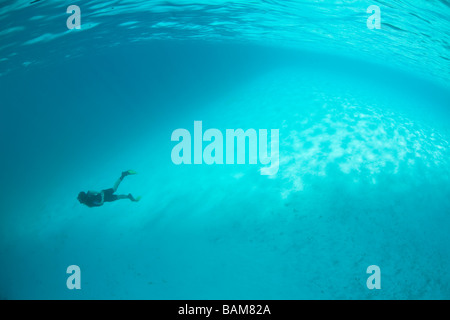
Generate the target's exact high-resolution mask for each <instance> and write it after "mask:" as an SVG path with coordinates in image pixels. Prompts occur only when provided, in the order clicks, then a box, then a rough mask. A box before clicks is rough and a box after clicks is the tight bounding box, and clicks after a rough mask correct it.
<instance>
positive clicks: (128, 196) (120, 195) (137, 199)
mask: <svg viewBox="0 0 450 320" xmlns="http://www.w3.org/2000/svg"><path fill="white" fill-rule="evenodd" d="M120 199H130V200H131V201H134V202H138V201H139V200H141V197H137V198H135V197H133V195H132V194H131V193H129V194H127V195H125V194H118V195H117V200H120Z"/></svg>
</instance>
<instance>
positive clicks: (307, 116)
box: [0, 0, 450, 299]
mask: <svg viewBox="0 0 450 320" xmlns="http://www.w3.org/2000/svg"><path fill="white" fill-rule="evenodd" d="M30 2H32V1H3V2H2V3H1V4H0V25H1V29H0V97H1V98H0V105H1V108H0V133H1V135H0V145H1V150H2V157H1V158H0V166H1V168H2V169H3V171H2V179H1V185H0V189H1V190H0V191H1V202H0V212H1V214H0V226H1V234H0V257H1V258H0V280H1V281H0V283H1V285H0V298H2V299H448V298H449V297H450V286H449V280H450V278H449V275H448V272H447V269H448V267H449V266H450V248H449V245H448V244H449V243H450V234H449V232H448V231H449V228H450V184H449V178H450V163H449V159H450V158H449V155H450V150H449V143H448V141H449V137H450V130H449V129H448V123H449V117H450V114H449V113H450V103H449V102H450V87H449V83H450V81H449V80H450V79H449V74H450V73H449V70H450V33H449V32H448V30H450V21H449V18H448V17H449V16H450V3H449V2H448V1H443V0H442V1H410V3H406V2H405V1H389V2H384V1H293V0H291V1H286V0H284V1H219V0H217V1H197V2H190V1H187V0H186V1H184V0H183V1H173V2H166V1H151V2H150V1H145V2H144V1H142V2H139V1H111V2H101V1H78V2H69V1H64V2H63V1H38V2H33V3H30ZM72 4H76V5H78V6H79V7H80V8H81V29H80V30H76V29H75V30H68V29H67V26H66V20H67V18H68V17H69V14H67V13H66V8H67V7H68V6H69V5H72ZM373 4H375V5H378V6H379V7H380V9H381V29H379V30H377V29H373V30H371V29H368V27H367V25H366V20H367V18H368V17H369V16H370V14H369V13H367V12H366V9H367V7H368V6H370V5H373ZM194 121H202V122H203V127H204V130H206V129H208V128H217V129H219V130H221V131H222V132H225V130H226V129H237V128H243V129H245V130H246V129H249V128H254V129H279V170H278V173H277V174H276V175H272V176H264V175H261V174H260V169H261V167H262V166H261V165H259V164H258V165H250V164H245V165H206V164H204V165H180V166H177V165H174V164H173V163H172V161H171V151H172V148H173V147H174V145H175V143H174V142H172V141H171V134H172V132H173V131H174V130H175V129H178V128H186V129H188V130H190V131H191V132H193V126H194ZM126 169H134V170H136V171H138V174H137V175H135V176H130V177H126V178H125V179H124V181H123V182H122V184H121V185H120V187H119V189H118V193H125V194H128V193H130V192H131V193H132V194H133V195H136V196H137V195H141V196H142V200H141V201H140V202H138V203H133V202H130V201H128V200H121V201H117V202H112V203H106V204H105V205H103V206H102V207H99V208H88V207H86V206H83V205H81V204H80V203H79V202H78V201H77V199H76V197H77V195H78V192H80V191H87V190H100V189H106V188H110V187H112V185H113V184H114V182H115V180H116V179H117V178H118V177H119V176H120V174H121V172H122V171H124V170H126ZM70 265H78V266H79V267H80V269H81V290H69V289H68V288H67V286H66V280H67V278H68V276H69V275H68V274H67V273H66V269H67V267H68V266H70ZM370 265H377V266H379V267H380V269H381V289H380V290H369V289H368V288H367V286H366V280H367V278H368V277H369V274H367V273H366V270H367V267H368V266H370Z"/></svg>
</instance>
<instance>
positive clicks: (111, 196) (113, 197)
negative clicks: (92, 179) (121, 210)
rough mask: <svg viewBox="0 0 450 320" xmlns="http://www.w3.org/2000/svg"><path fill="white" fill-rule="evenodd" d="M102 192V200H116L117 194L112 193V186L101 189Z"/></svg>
mask: <svg viewBox="0 0 450 320" xmlns="http://www.w3.org/2000/svg"><path fill="white" fill-rule="evenodd" d="M102 192H103V196H104V197H103V201H105V202H112V201H116V200H117V195H115V194H114V189H113V188H110V189H105V190H102Z"/></svg>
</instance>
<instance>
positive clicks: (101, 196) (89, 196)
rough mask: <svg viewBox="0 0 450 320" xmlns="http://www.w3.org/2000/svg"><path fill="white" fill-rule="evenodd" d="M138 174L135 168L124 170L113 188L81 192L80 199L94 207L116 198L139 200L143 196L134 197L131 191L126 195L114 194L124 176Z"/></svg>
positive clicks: (82, 202) (81, 201)
mask: <svg viewBox="0 0 450 320" xmlns="http://www.w3.org/2000/svg"><path fill="white" fill-rule="evenodd" d="M132 174H136V172H135V171H133V170H127V171H124V172H122V175H121V176H120V178H119V179H117V181H116V183H115V184H114V186H113V187H112V188H109V189H104V190H101V191H99V192H97V191H88V192H87V193H86V192H83V191H82V192H80V193H79V194H78V201H79V202H80V203H81V204H84V205H86V206H88V207H90V208H92V207H100V206H102V205H103V204H104V203H105V202H113V201H116V200H121V199H130V200H131V201H134V202H137V201H139V200H140V199H141V197H137V198H134V197H133V196H132V195H131V193H129V194H127V195H124V194H114V192H116V191H117V188H118V187H119V185H120V183H121V182H122V180H123V178H125V177H126V176H128V175H132Z"/></svg>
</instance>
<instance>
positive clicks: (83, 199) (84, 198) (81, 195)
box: [77, 191, 87, 203]
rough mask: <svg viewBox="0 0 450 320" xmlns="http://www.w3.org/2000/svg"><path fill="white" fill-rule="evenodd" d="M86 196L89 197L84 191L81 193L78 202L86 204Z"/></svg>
mask: <svg viewBox="0 0 450 320" xmlns="http://www.w3.org/2000/svg"><path fill="white" fill-rule="evenodd" d="M86 196H87V194H86V192H83V191H81V192H80V193H79V194H78V198H77V199H78V201H80V202H81V203H83V202H85V200H86Z"/></svg>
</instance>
